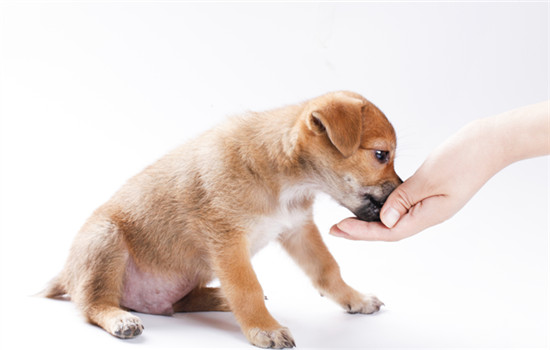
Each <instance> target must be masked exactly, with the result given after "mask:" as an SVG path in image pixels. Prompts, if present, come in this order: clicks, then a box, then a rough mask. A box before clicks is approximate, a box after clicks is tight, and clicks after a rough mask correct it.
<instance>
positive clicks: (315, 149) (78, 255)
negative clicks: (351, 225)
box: [44, 92, 401, 348]
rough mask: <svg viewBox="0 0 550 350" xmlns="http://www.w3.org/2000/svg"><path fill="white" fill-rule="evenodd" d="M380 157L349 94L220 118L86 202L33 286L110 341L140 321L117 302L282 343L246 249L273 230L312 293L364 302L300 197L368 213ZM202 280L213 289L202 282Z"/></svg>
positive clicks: (375, 130)
mask: <svg viewBox="0 0 550 350" xmlns="http://www.w3.org/2000/svg"><path fill="white" fill-rule="evenodd" d="M394 153H395V132H394V130H393V128H392V126H391V124H390V123H389V122H388V120H387V119H386V117H385V116H384V114H383V113H382V112H381V111H380V110H379V109H378V108H376V107H375V106H374V105H373V104H372V103H370V102H369V101H367V100H366V99H365V98H363V97H362V96H361V95H358V94H356V93H352V92H333V93H328V94H326V95H323V96H320V97H317V98H314V99H312V100H309V101H306V102H303V103H300V104H296V105H292V106H287V107H283V108H280V109H275V110H271V111H268V112H262V113H253V112H250V113H246V114H244V115H241V116H237V117H234V118H232V119H229V120H227V121H226V122H225V123H223V124H221V125H219V126H218V127H216V128H214V129H212V130H210V131H208V132H206V133H204V134H203V135H201V136H199V137H198V138H196V139H194V140H192V141H190V142H188V143H187V144H185V145H183V146H181V147H180V148H177V149H176V150H174V151H172V152H170V153H168V154H167V155H166V156H164V157H163V158H161V159H160V160H159V161H157V162H156V163H154V164H153V165H151V166H149V167H148V168H146V169H145V170H143V171H142V172H141V173H139V174H138V175H136V176H135V177H133V178H131V179H130V180H129V181H128V182H127V183H126V184H125V185H124V186H123V187H122V188H121V189H120V190H119V191H118V192H117V193H116V194H115V195H114V196H113V197H112V198H111V199H110V200H109V201H108V202H107V203H105V204H104V205H102V206H101V207H99V208H98V209H97V210H96V211H95V212H94V213H93V214H92V216H91V217H90V218H89V219H88V221H87V222H86V223H85V224H84V226H83V227H82V229H81V230H80V232H79V233H78V235H77V236H76V238H75V240H74V243H73V245H72V248H71V250H70V254H69V257H68V260H67V263H66V265H65V267H64V269H63V270H62V272H61V273H60V274H59V275H58V276H57V277H56V278H54V279H53V280H52V282H51V283H50V285H49V287H48V288H47V289H46V291H45V292H44V295H45V296H46V297H50V298H55V297H61V296H64V295H66V294H68V295H69V296H70V298H71V299H72V300H73V301H74V302H75V303H76V304H77V305H78V307H79V308H80V309H81V310H82V312H83V313H84V315H85V316H86V317H87V319H88V320H89V322H91V323H93V324H96V325H98V326H100V327H102V328H103V329H105V330H106V331H107V332H109V333H110V334H112V335H114V336H116V337H119V338H132V337H135V336H137V335H139V334H140V333H141V332H142V331H143V325H142V323H141V320H140V319H139V318H138V317H136V316H134V315H132V314H131V313H130V312H128V311H127V310H130V311H131V310H133V311H137V312H142V313H151V314H162V315H170V314H172V313H174V312H191V311H232V312H233V313H234V314H235V317H236V319H237V321H238V323H239V325H240V327H241V329H242V331H243V333H244V335H245V336H246V337H247V338H248V340H249V341H250V342H251V343H252V344H254V345H256V346H259V347H264V348H268V347H271V348H288V347H293V346H295V343H294V340H293V338H292V335H291V334H290V332H289V330H288V329H287V328H285V327H283V326H281V325H280V324H279V323H278V322H277V321H276V320H275V319H274V318H273V317H272V316H271V315H270V313H269V311H268V310H267V308H266V306H265V303H264V293H263V291H262V287H261V286H260V284H259V282H258V279H257V278H256V275H255V273H254V270H253V269H252V265H251V263H250V258H251V256H253V255H254V254H255V253H256V252H258V251H259V250H260V249H261V248H262V247H264V246H265V245H266V244H267V243H268V242H269V241H270V240H274V239H276V240H278V241H279V243H280V244H281V245H282V246H283V247H284V249H285V250H286V251H287V252H288V253H289V255H290V256H291V257H292V258H293V259H294V260H295V262H296V263H297V264H298V265H299V266H300V267H301V268H302V269H303V270H304V271H305V273H306V274H307V275H308V276H309V278H310V279H311V281H312V282H313V284H314V286H315V287H316V288H317V289H318V290H319V291H320V292H321V293H322V294H323V295H325V296H327V297H329V298H330V299H332V300H334V301H335V302H336V303H338V304H339V305H341V306H342V307H343V308H344V309H345V310H346V311H348V312H350V313H365V314H370V313H373V312H375V311H378V310H379V309H380V306H381V305H382V303H381V302H380V301H379V300H378V299H377V298H376V297H374V296H364V295H362V294H360V293H359V292H357V291H355V290H354V289H353V288H351V287H350V286H348V285H347V284H346V283H345V282H344V281H343V280H342V277H341V275H340V271H339V267H338V265H337V263H336V261H335V260H334V258H333V257H332V255H331V254H330V253H329V251H328V249H327V247H326V246H325V244H324V243H323V240H322V239H321V236H320V234H319V231H318V229H317V227H316V226H315V224H314V223H313V217H312V204H313V200H314V195H315V193H316V192H318V191H322V192H325V193H327V194H329V195H330V196H332V197H333V198H334V199H335V200H336V201H338V202H339V203H340V204H341V205H343V206H344V207H346V208H348V209H349V210H351V211H352V212H353V213H354V214H355V215H356V216H357V217H359V218H360V219H363V220H367V221H374V220H378V219H379V212H380V208H381V206H382V204H383V203H384V200H385V199H386V197H387V196H388V195H389V193H390V192H391V191H392V190H393V189H394V188H395V187H396V186H397V185H399V184H400V183H401V180H400V179H399V177H398V176H397V175H396V173H395V171H394V169H393V158H394ZM214 278H218V279H219V281H220V284H221V288H211V287H207V285H208V283H209V282H211V281H212V280H213V279H214Z"/></svg>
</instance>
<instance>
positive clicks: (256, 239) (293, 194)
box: [248, 185, 312, 255]
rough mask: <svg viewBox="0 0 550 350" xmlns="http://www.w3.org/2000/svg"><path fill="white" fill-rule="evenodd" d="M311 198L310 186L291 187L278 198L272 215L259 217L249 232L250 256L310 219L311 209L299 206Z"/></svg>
mask: <svg viewBox="0 0 550 350" xmlns="http://www.w3.org/2000/svg"><path fill="white" fill-rule="evenodd" d="M311 196H312V188H311V186H305V185H302V186H293V187H288V188H286V189H284V190H283V191H282V192H281V194H280V196H279V207H278V208H277V210H275V211H274V212H273V214H272V215H269V216H262V217H259V218H258V219H257V220H254V223H253V225H252V227H251V228H250V231H249V235H248V238H249V242H250V254H251V255H254V254H256V253H257V252H258V251H259V250H260V249H262V248H263V247H265V246H266V245H267V243H269V242H270V241H272V240H274V239H276V238H277V237H278V236H279V235H280V234H282V233H285V232H289V231H292V230H295V229H299V228H300V227H302V226H303V225H304V224H305V223H306V222H307V221H308V220H309V219H310V218H311V208H300V207H299V204H300V203H301V202H302V201H303V200H304V199H305V198H308V197H311Z"/></svg>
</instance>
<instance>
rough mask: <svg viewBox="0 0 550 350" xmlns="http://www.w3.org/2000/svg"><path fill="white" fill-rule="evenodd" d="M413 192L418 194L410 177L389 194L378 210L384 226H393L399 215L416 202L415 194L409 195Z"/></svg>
mask: <svg viewBox="0 0 550 350" xmlns="http://www.w3.org/2000/svg"><path fill="white" fill-rule="evenodd" d="M415 193H416V194H417V195H419V193H418V190H417V189H416V186H415V183H414V179H413V178H410V179H408V180H407V181H405V182H404V183H402V184H401V185H400V186H398V187H397V188H396V189H395V190H394V191H393V192H392V193H391V194H390V195H389V197H388V198H387V199H386V203H384V206H383V207H382V210H381V211H380V220H381V221H382V223H383V224H384V225H386V227H388V228H392V227H394V226H395V224H396V223H397V222H398V221H399V219H400V218H401V216H403V215H405V214H406V213H407V212H408V211H409V209H410V208H411V207H412V206H413V205H415V204H416V200H415V196H413V195H411V194H415Z"/></svg>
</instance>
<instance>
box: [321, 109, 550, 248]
mask: <svg viewBox="0 0 550 350" xmlns="http://www.w3.org/2000/svg"><path fill="white" fill-rule="evenodd" d="M548 118H549V114H548V102H544V103H540V104H537V105H532V106H528V107H524V108H521V109H518V110H515V111H512V112H508V113H505V114H502V115H499V116H495V117H491V118H486V119H481V120H478V121H475V122H473V123H471V124H469V125H468V126H466V127H465V128H463V129H462V130H460V131H459V132H458V133H457V134H455V135H454V136H452V137H451V138H450V139H448V140H447V141H446V142H445V143H443V144H442V145H441V146H440V147H438V148H437V149H436V150H435V151H434V152H432V154H430V156H428V158H427V159H426V161H425V162H424V163H423V164H422V166H421V167H420V168H419V169H418V170H417V171H416V173H415V174H414V175H413V176H411V177H410V178H409V179H408V180H406V181H405V182H404V183H403V184H401V185H400V186H399V187H397V188H396V189H395V191H394V192H392V193H391V194H390V196H389V197H388V199H387V200H386V203H385V204H384V206H383V207H382V210H381V212H380V218H381V221H382V222H365V221H360V220H357V219H354V218H348V219H345V220H343V221H341V222H340V223H338V224H336V225H334V226H333V227H332V228H331V230H330V233H331V234H332V235H335V236H339V237H344V238H347V239H351V240H370V241H377V240H381V241H399V240H401V239H403V238H407V237H410V236H412V235H414V234H416V233H418V232H420V231H422V230H424V229H426V228H428V227H430V226H433V225H436V224H438V223H441V222H443V221H445V220H447V219H449V218H450V217H452V216H453V215H454V214H455V213H456V212H457V211H458V210H460V209H461V208H462V207H463V206H464V205H465V204H466V203H467V202H468V200H469V199H470V198H471V197H472V196H473V195H474V194H475V193H476V192H477V191H478V190H479V189H480V188H481V187H482V186H483V184H484V183H485V182H486V181H487V180H488V179H489V178H491V176H493V175H494V174H495V173H497V172H498V171H499V170H501V169H502V168H504V167H505V166H507V165H508V164H510V163H512V162H514V161H517V160H520V159H524V158H528V157H533V156H538V155H544V154H548V153H549V144H548V143H549V141H548V140H549V126H548V122H549V119H548Z"/></svg>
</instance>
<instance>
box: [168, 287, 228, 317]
mask: <svg viewBox="0 0 550 350" xmlns="http://www.w3.org/2000/svg"><path fill="white" fill-rule="evenodd" d="M172 308H173V309H174V312H198V311H231V309H230V308H229V304H228V302H227V300H226V299H225V297H224V296H223V294H222V291H221V289H220V288H210V287H200V286H199V287H197V288H195V289H193V290H192V291H191V292H190V293H189V294H187V295H186V296H184V297H183V298H181V299H180V300H179V301H178V302H176V303H175V304H174V305H173V307H172Z"/></svg>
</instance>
